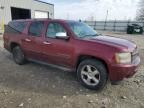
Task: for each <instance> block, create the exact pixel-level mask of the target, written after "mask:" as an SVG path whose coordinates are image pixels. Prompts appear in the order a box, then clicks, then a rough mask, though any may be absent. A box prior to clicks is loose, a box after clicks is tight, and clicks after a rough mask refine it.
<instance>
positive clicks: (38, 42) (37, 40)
mask: <svg viewBox="0 0 144 108" xmlns="http://www.w3.org/2000/svg"><path fill="white" fill-rule="evenodd" d="M43 30H44V22H43V21H33V22H30V24H29V29H28V30H27V36H25V38H24V39H23V41H22V42H23V47H24V49H25V53H26V56H27V57H28V58H30V59H36V60H42V57H41V55H42V45H43V44H42V42H43V38H42V35H43Z"/></svg>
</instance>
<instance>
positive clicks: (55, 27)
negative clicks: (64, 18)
mask: <svg viewBox="0 0 144 108" xmlns="http://www.w3.org/2000/svg"><path fill="white" fill-rule="evenodd" d="M57 33H66V30H65V29H64V27H63V26H62V25H61V24H59V23H50V24H49V25H48V29H47V34H46V37H50V38H56V34H57Z"/></svg>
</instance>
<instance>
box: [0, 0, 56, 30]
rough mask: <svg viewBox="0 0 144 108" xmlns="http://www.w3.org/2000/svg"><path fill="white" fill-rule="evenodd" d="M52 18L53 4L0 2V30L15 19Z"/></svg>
mask: <svg viewBox="0 0 144 108" xmlns="http://www.w3.org/2000/svg"><path fill="white" fill-rule="evenodd" d="M29 18H54V4H50V3H46V2H42V1H39V0H0V29H2V28H3V25H4V24H8V22H9V21H11V20H15V19H29Z"/></svg>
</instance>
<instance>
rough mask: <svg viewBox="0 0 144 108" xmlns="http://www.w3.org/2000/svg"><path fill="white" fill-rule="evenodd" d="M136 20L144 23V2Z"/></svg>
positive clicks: (143, 1) (142, 1) (140, 4)
mask: <svg viewBox="0 0 144 108" xmlns="http://www.w3.org/2000/svg"><path fill="white" fill-rule="evenodd" d="M136 20H138V21H144V0H140V2H139V8H138V12H137V17H136Z"/></svg>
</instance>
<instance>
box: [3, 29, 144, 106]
mask: <svg viewBox="0 0 144 108" xmlns="http://www.w3.org/2000/svg"><path fill="white" fill-rule="evenodd" d="M104 34H109V35H113V36H117V37H122V38H126V39H129V40H132V41H134V42H136V43H137V44H138V46H139V52H140V55H141V59H142V62H141V64H142V65H141V66H140V68H139V71H138V73H137V74H136V75H135V76H134V77H133V78H131V79H126V80H124V81H123V82H122V83H121V84H119V85H117V86H113V85H111V84H110V82H108V84H107V86H106V88H105V89H104V90H103V91H101V92H96V91H91V90H87V89H85V88H84V87H82V86H81V85H80V84H79V83H78V82H77V79H76V75H75V74H74V73H69V72H65V71H62V70H58V69H55V68H52V67H49V66H44V65H40V64H36V63H28V64H26V65H23V66H18V65H16V64H15V63H14V62H13V60H12V56H11V55H10V54H9V53H8V52H7V51H6V50H4V49H3V47H2V40H1V41H0V108H144V35H143V36H142V35H141V36H140V35H126V34H121V33H116V34H114V33H113V34H111V33H108V32H107V33H104Z"/></svg>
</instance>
